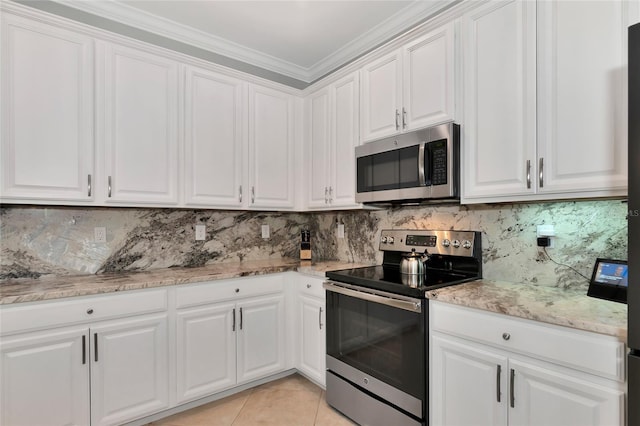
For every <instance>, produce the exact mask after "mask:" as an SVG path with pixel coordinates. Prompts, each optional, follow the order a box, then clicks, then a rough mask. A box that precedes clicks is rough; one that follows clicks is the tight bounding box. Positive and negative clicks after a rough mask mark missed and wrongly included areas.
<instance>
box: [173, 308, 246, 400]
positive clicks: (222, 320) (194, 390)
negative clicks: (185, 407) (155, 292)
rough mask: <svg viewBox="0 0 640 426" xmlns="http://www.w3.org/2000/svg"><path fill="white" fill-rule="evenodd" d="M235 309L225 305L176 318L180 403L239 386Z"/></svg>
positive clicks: (184, 311)
mask: <svg viewBox="0 0 640 426" xmlns="http://www.w3.org/2000/svg"><path fill="white" fill-rule="evenodd" d="M234 309H235V304H233V303H221V304H214V305H208V306H203V307H198V308H193V309H185V310H182V311H179V312H178V314H177V315H176V321H177V329H176V337H177V348H178V350H177V363H178V365H177V379H178V380H177V386H178V403H182V402H186V401H190V400H192V399H195V398H199V397H202V396H204V395H209V394H213V393H215V392H218V391H220V390H223V389H227V388H230V387H231V386H233V385H235V383H236V335H235V329H234V321H235V319H234Z"/></svg>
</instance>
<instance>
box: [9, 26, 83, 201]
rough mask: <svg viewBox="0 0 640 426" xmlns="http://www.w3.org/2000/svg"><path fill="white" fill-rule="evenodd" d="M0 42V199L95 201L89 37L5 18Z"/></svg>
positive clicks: (52, 27) (57, 28)
mask: <svg viewBox="0 0 640 426" xmlns="http://www.w3.org/2000/svg"><path fill="white" fill-rule="evenodd" d="M1 39H2V48H1V50H0V55H1V61H2V71H1V73H2V97H1V99H2V101H1V102H2V123H1V126H2V129H1V131H2V136H1V140H2V142H1V146H0V148H1V151H0V156H1V165H2V172H1V173H0V181H1V184H0V198H1V199H2V201H4V202H17V203H28V202H34V201H35V202H38V203H40V202H42V203H47V202H61V201H74V202H90V201H92V200H93V194H94V187H93V185H94V184H95V172H94V157H93V155H94V135H93V115H94V114H93V104H94V98H93V87H94V82H93V55H94V43H93V40H92V39H91V38H90V37H87V36H84V35H81V34H78V33H75V32H73V31H70V30H66V29H62V28H59V27H55V26H50V25H46V24H43V23H40V22H35V21H31V20H28V19H24V18H21V17H17V16H13V15H11V14H8V13H3V14H2V36H1Z"/></svg>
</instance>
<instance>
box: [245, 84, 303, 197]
mask: <svg viewBox="0 0 640 426" xmlns="http://www.w3.org/2000/svg"><path fill="white" fill-rule="evenodd" d="M293 149H294V146H293V97H292V96H291V95H288V94H286V93H283V92H279V91H277V90H273V89H268V88H265V87H260V86H254V85H251V86H250V87H249V176H250V183H251V192H250V194H247V195H248V196H249V197H250V206H251V207H255V208H262V207H264V208H293V205H294V199H293V197H294V182H293V166H294V164H293V158H294V157H293Z"/></svg>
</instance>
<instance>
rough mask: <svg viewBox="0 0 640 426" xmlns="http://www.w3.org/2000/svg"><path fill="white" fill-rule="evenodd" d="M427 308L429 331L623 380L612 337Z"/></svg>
mask: <svg viewBox="0 0 640 426" xmlns="http://www.w3.org/2000/svg"><path fill="white" fill-rule="evenodd" d="M430 309H431V317H430V327H431V330H434V331H439V332H442V333H447V334H450V335H454V336H459V337H462V338H465V339H469V340H474V341H477V342H481V343H485V344H488V345H492V346H495V347H499V348H502V349H506V350H509V351H512V352H519V353H521V354H524V355H528V356H532V357H535V358H539V359H543V360H546V361H549V362H553V363H555V364H560V365H565V366H567V367H571V368H575V369H578V370H582V371H585V372H588V373H591V374H595V375H598V376H602V377H606V378H609V379H614V380H620V381H622V380H624V375H625V372H624V357H625V345H624V344H623V343H622V342H620V341H619V340H617V339H616V338H615V337H612V336H604V335H599V334H596V333H590V332H587V331H582V330H576V329H572V328H568V327H561V326H556V325H551V324H544V323H539V322H535V321H531V320H526V319H520V318H514V317H509V316H506V315H501V314H495V313H492V312H485V311H480V310H476V309H472V308H465V307H460V306H455V305H449V304H446V303H438V302H433V301H432V302H430Z"/></svg>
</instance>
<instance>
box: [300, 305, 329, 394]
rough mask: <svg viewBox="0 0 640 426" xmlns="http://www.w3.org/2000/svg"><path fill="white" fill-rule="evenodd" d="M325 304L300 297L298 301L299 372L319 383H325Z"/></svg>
mask: <svg viewBox="0 0 640 426" xmlns="http://www.w3.org/2000/svg"><path fill="white" fill-rule="evenodd" d="M324 309H325V304H324V302H322V301H321V300H317V299H314V298H310V297H306V296H300V297H299V299H298V323H299V324H300V334H299V335H298V338H299V347H298V351H299V365H298V368H299V370H300V371H301V372H302V373H304V374H306V375H307V376H308V377H309V378H311V379H313V380H315V381H316V382H317V383H320V384H322V385H324V383H325V357H326V341H325V310H324Z"/></svg>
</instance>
